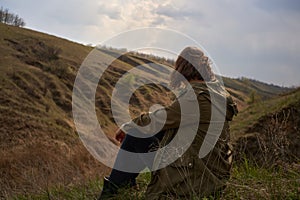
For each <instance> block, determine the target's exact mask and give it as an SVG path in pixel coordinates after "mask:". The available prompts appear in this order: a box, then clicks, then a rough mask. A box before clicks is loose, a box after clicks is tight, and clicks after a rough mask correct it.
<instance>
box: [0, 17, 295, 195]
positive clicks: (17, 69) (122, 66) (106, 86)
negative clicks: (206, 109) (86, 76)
mask: <svg viewBox="0 0 300 200" xmlns="http://www.w3.org/2000/svg"><path fill="white" fill-rule="evenodd" d="M91 50H92V48H91V47H88V46H84V45H81V44H77V43H74V42H71V41H68V40H65V39H61V38H57V37H54V36H51V35H47V34H44V33H39V32H36V31H32V30H28V29H23V28H18V27H13V26H8V25H4V24H1V23H0V52H1V57H0V82H1V86H0V91H1V96H0V102H1V104H0V113H1V115H0V148H1V151H0V188H1V190H0V198H6V197H9V196H14V195H17V194H30V193H41V192H42V193H43V192H45V191H46V193H47V191H48V189H49V188H52V187H62V188H64V187H67V188H68V187H71V188H72V185H80V184H85V183H86V181H87V180H92V179H96V178H100V177H102V176H103V175H104V174H107V173H108V171H109V169H107V168H106V167H104V166H103V165H102V164H101V163H99V162H98V161H96V160H95V159H94V158H93V157H92V156H91V155H90V154H89V153H88V152H87V150H86V149H85V147H84V146H83V145H82V143H81V141H80V139H79V137H78V135H77V133H76V130H75V127H74V122H73V118H72V98H71V97H72V90H73V83H74V80H75V77H76V74H77V71H78V69H79V67H80V65H81V63H82V62H83V60H84V58H85V57H86V56H87V55H88V54H89V52H90V51H91ZM100 53H101V55H102V56H103V57H107V56H111V55H112V54H116V53H117V54H118V53H120V52H118V51H116V50H109V49H103V50H101V51H100ZM151 62H156V63H157V66H160V65H162V64H166V63H162V62H161V61H155V60H154V59H151V58H149V57H143V56H142V55H139V54H133V53H132V54H130V53H129V54H126V55H122V56H121V57H120V58H119V59H117V60H115V61H114V62H113V63H112V64H111V65H110V66H109V68H108V69H107V70H106V72H105V74H104V76H103V77H102V78H101V80H100V81H99V87H98V89H97V92H96V102H95V104H96V108H97V109H96V112H97V116H98V119H99V122H100V123H101V125H102V126H103V128H104V130H105V132H106V134H107V135H108V136H109V137H111V136H112V135H113V134H114V131H115V130H116V128H117V126H116V125H115V123H114V121H113V118H112V114H111V111H110V96H111V93H112V89H113V88H114V85H115V83H116V81H117V80H118V77H120V76H121V75H122V74H123V73H125V72H126V71H127V70H129V69H131V68H133V67H135V66H137V65H141V64H145V63H151ZM146 67H147V69H148V70H152V72H154V73H157V72H159V69H153V68H151V66H146ZM164 73H166V72H164ZM128 81H130V79H129V80H128ZM224 83H225V86H226V87H227V89H228V91H229V92H230V93H231V94H232V95H233V96H234V97H235V99H236V101H237V102H238V104H239V107H240V109H241V110H243V109H246V108H247V107H248V106H249V105H251V104H253V105H256V104H257V102H261V101H264V100H266V99H270V98H274V97H276V96H278V95H279V94H281V93H283V92H286V91H288V90H289V89H287V88H281V87H278V86H274V85H269V84H264V83H261V82H258V81H254V80H250V79H246V78H244V79H230V78H224ZM166 93H167V94H168V95H165V94H166ZM162 94H163V95H162ZM171 97H172V94H170V92H168V91H166V90H165V89H164V88H163V87H158V86H153V85H148V86H145V87H142V88H139V90H138V91H136V93H135V94H134V95H133V97H132V98H131V100H130V102H131V106H130V111H131V114H132V115H133V116H136V115H138V114H139V113H140V112H143V111H147V110H148V109H149V107H150V106H151V105H152V104H153V103H160V104H162V105H167V104H168V103H170V99H171ZM280 98H284V97H280ZM274 101H276V100H274ZM247 109H248V108H247ZM247 109H246V110H247ZM249 109H250V108H249ZM251 109H255V108H251ZM257 109H259V108H257ZM251 112H252V111H249V112H248V111H245V113H246V114H241V115H240V116H247V113H248V115H249V116H248V118H246V117H245V118H243V117H241V118H237V121H239V120H241V124H247V121H246V119H249V120H251V121H250V123H253V124H254V123H255V121H257V120H258V119H259V118H260V117H261V116H257V117H255V118H252V115H250V114H251ZM249 113H250V114H249ZM243 120H244V121H243ZM246 126H248V125H245V126H243V127H246ZM234 127H235V128H234V133H236V135H238V134H242V132H243V131H242V130H246V129H245V128H240V127H239V125H238V124H237V125H235V126H234ZM238 132H240V133H238Z"/></svg>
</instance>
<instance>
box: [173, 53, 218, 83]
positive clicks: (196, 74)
mask: <svg viewBox="0 0 300 200" xmlns="http://www.w3.org/2000/svg"><path fill="white" fill-rule="evenodd" d="M210 63H211V62H210V60H209V58H208V57H207V56H205V55H204V53H203V52H202V51H201V50H200V49H199V48H196V47H186V48H185V49H184V50H183V51H182V52H181V53H180V55H179V56H178V58H177V60H176V62H175V70H176V71H174V72H173V73H172V74H171V81H170V86H171V87H173V88H177V87H180V86H181V85H182V83H185V82H186V81H191V80H202V81H205V82H208V81H213V80H214V79H215V74H214V73H213V72H212V70H211V67H210ZM177 72H178V73H177ZM179 73H180V74H181V75H182V76H180V74H179Z"/></svg>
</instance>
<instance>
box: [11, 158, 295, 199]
mask: <svg viewBox="0 0 300 200" xmlns="http://www.w3.org/2000/svg"><path fill="white" fill-rule="evenodd" d="M297 167H298V168H299V166H292V165H290V166H285V167H282V166H281V167H273V168H269V169H267V168H261V167H258V166H256V165H255V164H253V163H250V162H249V161H248V160H247V159H245V161H244V163H241V164H239V165H234V166H233V169H232V175H231V178H230V180H229V182H228V186H227V188H226V189H225V191H224V192H223V194H222V195H221V197H218V198H213V197H206V198H202V199H203V200H209V199H224V200H227V199H228V200H231V199H234V200H235V199H236V200H239V199H262V200H264V199H265V200H269V199H287V200H293V199H298V198H299V197H300V196H299V195H300V193H299V192H300V191H299V188H300V174H299V169H297ZM149 181H150V173H149V172H147V173H143V174H140V175H139V176H138V178H137V182H138V185H139V191H137V190H134V189H129V188H126V189H125V188H124V189H122V190H120V191H119V192H120V195H118V196H116V197H115V198H113V199H122V200H132V199H135V200H144V199H145V196H144V193H145V191H146V188H147V184H148V183H149ZM102 183H103V181H102V180H99V179H96V180H93V181H89V182H87V183H86V184H83V185H77V186H68V187H54V188H51V189H49V190H46V191H43V192H42V193H41V194H25V195H19V196H15V197H13V198H12V199H15V200H23V199H33V200H35V199H36V200H38V199H39V200H40V199H41V200H46V199H47V200H48V199H66V200H72V199H82V200H89V199H96V198H97V197H98V195H99V194H100V192H101V190H102ZM195 199H197V198H195Z"/></svg>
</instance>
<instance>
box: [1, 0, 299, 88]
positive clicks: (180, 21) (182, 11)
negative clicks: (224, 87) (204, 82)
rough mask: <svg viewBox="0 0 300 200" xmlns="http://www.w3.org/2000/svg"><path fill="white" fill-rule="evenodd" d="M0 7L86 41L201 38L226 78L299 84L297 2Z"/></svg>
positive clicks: (71, 0)
mask: <svg viewBox="0 0 300 200" xmlns="http://www.w3.org/2000/svg"><path fill="white" fill-rule="evenodd" d="M0 6H3V8H8V9H9V10H10V12H13V13H16V14H19V16H21V17H22V18H23V19H24V20H25V22H26V27H27V28H31V29H35V30H38V31H42V32H46V33H50V34H54V35H56V36H60V37H63V38H67V39H70V40H73V41H76V42H80V43H83V44H93V45H97V44H100V43H102V42H103V41H105V40H107V39H109V38H111V37H112V36H114V35H116V34H119V33H121V32H123V31H128V30H133V29H137V28H141V27H160V28H167V29H172V30H176V31H179V32H182V33H184V34H187V35H189V36H190V37H191V38H193V39H195V40H196V41H197V42H198V43H200V44H201V45H202V46H203V47H204V48H205V49H206V51H207V52H209V54H210V56H211V57H212V58H213V60H214V61H215V63H216V64H217V66H218V68H219V69H220V72H221V73H222V74H223V75H225V76H229V77H242V76H245V77H249V78H254V79H257V80H260V81H264V82H267V83H274V84H277V85H280V86H282V85H284V86H300V78H299V75H300V65H299V64H300V61H299V57H300V1H299V0H211V1H208V0H165V1H164V0H109V1H106V0H51V1H44V0H24V1H23V0H0ZM147 39H148V38H145V40H147ZM174 42H176V41H174Z"/></svg>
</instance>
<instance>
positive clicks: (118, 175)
mask: <svg viewBox="0 0 300 200" xmlns="http://www.w3.org/2000/svg"><path fill="white" fill-rule="evenodd" d="M162 137H163V132H159V133H157V134H156V135H155V136H152V137H148V138H137V137H134V136H131V135H126V136H125V139H124V141H123V143H122V145H121V149H123V150H126V151H129V152H133V153H147V152H149V151H150V150H151V149H152V148H153V147H155V146H158V143H159V141H160V140H161V139H162ZM153 159H154V157H153V158H152V160H151V159H150V161H149V159H147V161H145V160H143V159H142V158H141V160H140V162H141V163H143V165H142V168H141V170H143V169H145V168H146V167H149V168H151V167H152V163H153ZM126 161H127V162H128V160H126V158H124V157H123V156H122V154H120V153H119V154H118V155H117V159H116V161H115V165H118V164H122V163H123V162H126ZM138 175H139V173H129V172H123V171H119V170H116V169H113V170H112V171H111V174H110V176H109V178H108V180H109V181H110V182H112V183H113V184H115V185H116V186H125V185H127V186H134V185H136V180H135V178H136V177H137V176H138Z"/></svg>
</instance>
